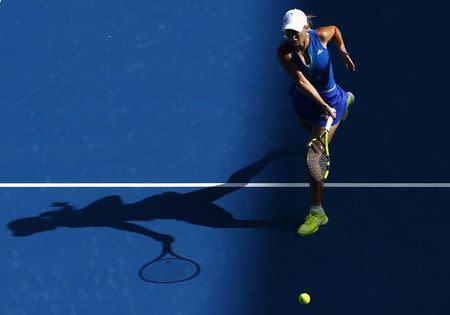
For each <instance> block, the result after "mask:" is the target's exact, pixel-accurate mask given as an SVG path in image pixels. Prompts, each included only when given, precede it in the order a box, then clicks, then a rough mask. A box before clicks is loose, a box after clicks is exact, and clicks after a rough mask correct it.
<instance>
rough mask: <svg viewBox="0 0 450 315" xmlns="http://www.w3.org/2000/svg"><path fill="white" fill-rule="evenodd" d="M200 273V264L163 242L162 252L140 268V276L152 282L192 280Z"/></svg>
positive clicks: (163, 282) (164, 282) (165, 282)
mask: <svg viewBox="0 0 450 315" xmlns="http://www.w3.org/2000/svg"><path fill="white" fill-rule="evenodd" d="M199 274H200V265H199V264H197V263H196V262H195V261H193V260H191V259H187V258H184V257H181V256H179V255H177V254H175V253H174V252H173V250H172V245H171V244H166V243H164V244H163V249H162V251H161V254H160V255H159V256H158V257H156V258H155V259H153V260H152V261H150V262H148V263H146V264H145V265H143V266H142V267H141V269H140V270H139V277H140V278H141V279H142V280H144V281H146V282H150V283H158V284H168V283H177V282H183V281H187V280H190V279H192V278H195V277H196V276H198V275H199Z"/></svg>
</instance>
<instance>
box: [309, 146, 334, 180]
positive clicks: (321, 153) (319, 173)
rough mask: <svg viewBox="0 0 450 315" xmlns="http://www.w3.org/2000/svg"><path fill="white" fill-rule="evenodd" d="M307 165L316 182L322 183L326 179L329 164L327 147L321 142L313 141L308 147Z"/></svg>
mask: <svg viewBox="0 0 450 315" xmlns="http://www.w3.org/2000/svg"><path fill="white" fill-rule="evenodd" d="M306 164H307V167H308V171H309V174H310V175H311V177H312V178H313V179H314V180H315V181H317V182H322V181H323V180H324V179H325V175H326V172H327V170H328V167H329V163H328V158H327V156H326V155H325V146H324V144H323V143H322V142H321V141H319V140H315V141H312V142H311V145H309V146H308V151H307V154H306Z"/></svg>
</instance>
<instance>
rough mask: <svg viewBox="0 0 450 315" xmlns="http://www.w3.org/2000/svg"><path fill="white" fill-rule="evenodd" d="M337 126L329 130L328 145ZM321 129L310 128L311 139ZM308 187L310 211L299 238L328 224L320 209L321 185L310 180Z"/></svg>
mask: <svg viewBox="0 0 450 315" xmlns="http://www.w3.org/2000/svg"><path fill="white" fill-rule="evenodd" d="M338 126H339V123H338V124H336V125H334V126H332V127H331V128H330V132H329V134H328V142H329V143H330V142H331V140H332V139H333V136H334V134H335V132H336V130H337V128H338ZM323 130H324V128H323V127H312V132H311V139H312V138H318V137H320V135H321V134H322V132H323ZM309 187H310V191H311V209H310V211H309V213H308V215H307V216H306V219H305V222H304V223H303V224H302V225H300V227H299V228H298V230H297V234H298V235H301V236H306V235H310V234H312V233H314V232H316V231H317V230H318V229H319V226H320V225H323V224H326V223H327V222H328V217H327V215H326V214H325V211H324V209H323V207H322V201H323V190H324V187H323V183H319V182H316V181H315V180H313V179H312V178H310V182H309Z"/></svg>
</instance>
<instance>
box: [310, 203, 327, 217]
mask: <svg viewBox="0 0 450 315" xmlns="http://www.w3.org/2000/svg"><path fill="white" fill-rule="evenodd" d="M310 212H311V213H312V214H313V215H322V214H323V212H324V211H323V208H322V205H318V206H311V210H310Z"/></svg>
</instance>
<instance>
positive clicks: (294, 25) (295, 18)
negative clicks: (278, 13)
mask: <svg viewBox="0 0 450 315" xmlns="http://www.w3.org/2000/svg"><path fill="white" fill-rule="evenodd" d="M305 25H308V18H307V17H306V14H305V13H303V11H302V10H299V9H292V10H289V11H287V12H286V14H285V15H284V18H283V27H282V28H281V30H282V31H283V32H284V31H285V30H294V31H297V32H301V31H303V27H304V26H305Z"/></svg>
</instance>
